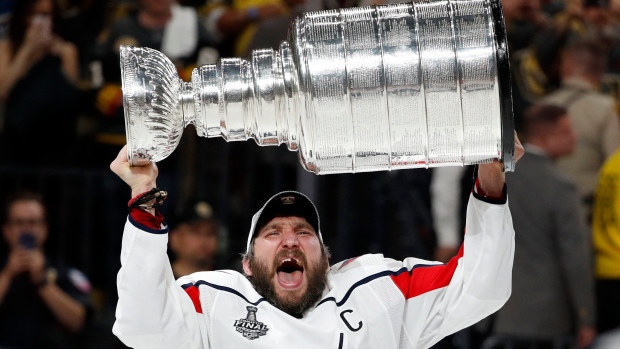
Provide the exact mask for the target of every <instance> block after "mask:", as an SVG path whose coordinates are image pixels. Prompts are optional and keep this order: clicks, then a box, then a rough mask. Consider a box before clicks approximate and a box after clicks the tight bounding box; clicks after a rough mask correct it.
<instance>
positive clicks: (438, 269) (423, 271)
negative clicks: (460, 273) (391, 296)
mask: <svg viewBox="0 0 620 349" xmlns="http://www.w3.org/2000/svg"><path fill="white" fill-rule="evenodd" d="M461 257H463V246H461V249H460V250H459V253H458V254H457V255H456V256H454V257H453V258H452V259H451V260H450V262H448V264H441V265H435V266H432V267H422V268H415V269H413V271H412V272H410V273H401V274H399V275H394V276H390V277H391V278H392V281H393V282H394V284H396V286H397V287H398V289H400V291H401V292H402V293H403V296H405V299H409V298H413V297H417V296H419V295H421V294H424V293H426V292H430V291H433V290H436V289H438V288H442V287H446V286H448V284H449V283H450V280H452V275H454V271H455V270H456V266H457V265H458V262H459V259H460V258H461Z"/></svg>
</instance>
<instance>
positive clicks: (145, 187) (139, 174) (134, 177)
mask: <svg viewBox="0 0 620 349" xmlns="http://www.w3.org/2000/svg"><path fill="white" fill-rule="evenodd" d="M110 169H111V170H112V172H114V173H116V174H117V175H118V176H119V177H121V179H122V180H123V181H124V182H125V183H127V184H128V185H129V187H131V197H135V196H137V195H139V194H142V193H144V192H147V191H149V190H151V189H153V188H156V187H157V184H156V180H157V173H158V171H157V165H155V163H152V162H151V163H149V164H148V165H145V166H130V165H129V161H127V146H126V145H125V146H124V147H123V149H121V151H120V152H119V153H118V156H117V157H116V159H114V161H112V163H111V164H110Z"/></svg>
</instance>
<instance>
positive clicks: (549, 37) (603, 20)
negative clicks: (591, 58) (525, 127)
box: [519, 0, 610, 98]
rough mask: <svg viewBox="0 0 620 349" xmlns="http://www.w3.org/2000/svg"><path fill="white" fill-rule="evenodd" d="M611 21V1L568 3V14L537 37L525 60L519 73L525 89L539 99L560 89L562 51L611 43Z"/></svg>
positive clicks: (565, 9) (564, 13)
mask: <svg viewBox="0 0 620 349" xmlns="http://www.w3.org/2000/svg"><path fill="white" fill-rule="evenodd" d="M609 25H610V18H609V15H608V1H607V0H568V1H566V6H565V8H564V11H562V12H560V13H558V14H557V15H555V16H554V18H553V24H552V25H551V26H550V27H549V28H547V29H546V30H544V31H543V32H541V33H538V34H537V35H536V36H535V39H534V41H533V42H532V44H531V50H530V54H528V55H526V57H524V58H523V60H522V63H521V67H519V70H520V71H521V74H522V75H523V76H524V80H525V82H526V83H525V84H524V89H525V90H527V93H528V94H530V95H532V96H533V97H534V98H539V97H542V96H544V95H545V94H548V93H550V92H551V91H554V90H555V89H557V88H558V87H559V85H560V83H561V76H560V74H561V72H560V57H561V54H562V50H563V49H564V48H566V47H568V46H570V45H572V44H574V43H575V42H579V41H582V40H594V39H598V40H602V39H603V38H605V41H606V43H608V42H607V39H608V32H609V29H608V28H609Z"/></svg>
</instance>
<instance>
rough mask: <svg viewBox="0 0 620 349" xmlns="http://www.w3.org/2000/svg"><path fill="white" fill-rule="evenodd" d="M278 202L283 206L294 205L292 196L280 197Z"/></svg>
mask: <svg viewBox="0 0 620 349" xmlns="http://www.w3.org/2000/svg"><path fill="white" fill-rule="evenodd" d="M280 200H281V201H282V204H283V205H292V204H294V203H295V197H294V196H284V197H281V198H280Z"/></svg>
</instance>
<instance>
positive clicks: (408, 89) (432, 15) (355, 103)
mask: <svg viewBox="0 0 620 349" xmlns="http://www.w3.org/2000/svg"><path fill="white" fill-rule="evenodd" d="M500 1H501V0H433V1H428V0H421V1H414V2H412V3H402V4H391V5H379V6H372V7H359V8H348V9H340V10H328V11H319V12H308V13H305V14H303V15H301V16H299V17H297V18H296V19H295V20H294V21H293V22H292V24H291V27H290V31H289V39H288V40H286V41H283V42H282V43H281V44H280V46H279V49H278V50H272V49H261V50H255V51H253V52H252V54H251V57H250V59H249V60H244V59H240V58H222V59H220V60H219V61H218V62H217V64H214V65H205V66H201V67H199V68H196V69H194V71H193V73H192V78H191V81H190V82H183V81H182V80H181V79H180V78H179V77H178V74H177V71H176V68H175V66H174V65H173V64H172V63H171V62H170V61H169V60H168V59H167V58H166V57H165V56H164V55H163V54H162V53H160V52H158V51H155V50H151V49H147V48H137V47H129V46H123V47H121V71H122V80H123V105H124V109H125V124H126V133H127V145H128V157H129V161H130V163H131V164H132V165H140V164H143V163H145V162H148V161H154V162H156V161H160V160H162V159H164V158H166V157H167V156H168V155H169V154H170V153H171V152H172V151H174V149H175V147H176V146H177V145H178V143H179V140H180V137H181V134H182V131H183V129H184V127H186V126H187V125H189V124H193V125H194V126H195V128H196V131H197V133H198V135H199V136H202V137H223V138H224V139H225V140H227V141H244V140H248V139H250V138H252V139H254V140H255V141H256V143H258V144H259V145H262V146H266V145H276V146H277V145H280V144H282V143H286V144H287V146H288V148H289V149H290V150H293V151H298V152H299V156H300V161H301V163H302V165H303V167H304V168H305V169H307V170H309V171H312V172H315V173H317V174H329V173H343V172H366V171H380V170H396V169H406V168H418V167H436V166H463V165H468V164H477V163H486V162H491V161H493V160H496V159H497V160H500V161H502V162H503V164H504V169H505V170H507V171H513V170H514V143H513V142H514V134H513V129H514V122H513V117H512V99H511V91H510V71H509V65H508V51H507V42H506V33H505V27H504V21H503V14H502V8H501V3H500Z"/></svg>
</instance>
